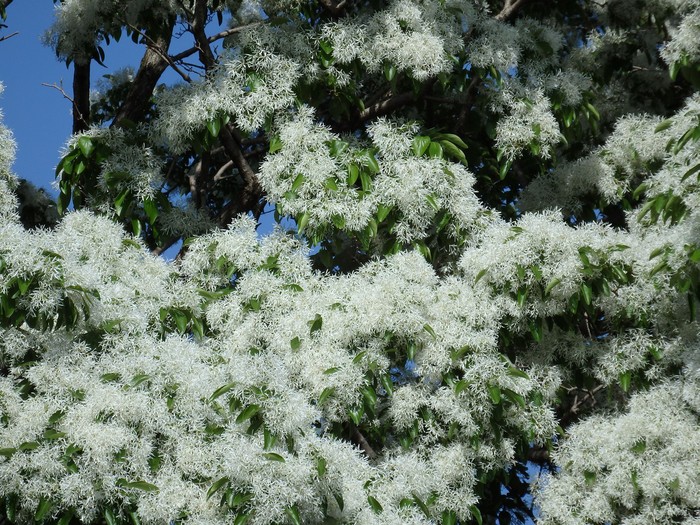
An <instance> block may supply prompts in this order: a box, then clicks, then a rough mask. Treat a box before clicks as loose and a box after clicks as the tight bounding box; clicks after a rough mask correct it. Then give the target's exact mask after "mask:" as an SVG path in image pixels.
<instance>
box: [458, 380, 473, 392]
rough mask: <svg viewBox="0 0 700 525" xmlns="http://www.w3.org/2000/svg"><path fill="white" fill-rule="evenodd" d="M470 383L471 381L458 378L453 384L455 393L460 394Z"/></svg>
mask: <svg viewBox="0 0 700 525" xmlns="http://www.w3.org/2000/svg"><path fill="white" fill-rule="evenodd" d="M470 384H471V381H467V380H466V379H460V380H459V381H458V382H457V384H456V385H455V394H457V395H459V394H461V393H462V392H463V391H464V389H465V388H467V387H468V386H469V385H470Z"/></svg>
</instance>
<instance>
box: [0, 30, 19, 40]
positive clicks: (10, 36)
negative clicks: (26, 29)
mask: <svg viewBox="0 0 700 525" xmlns="http://www.w3.org/2000/svg"><path fill="white" fill-rule="evenodd" d="M15 35H19V31H15V32H14V33H10V34H9V35H5V36H0V42H4V41H5V40H7V39H8V38H12V37H13V36H15Z"/></svg>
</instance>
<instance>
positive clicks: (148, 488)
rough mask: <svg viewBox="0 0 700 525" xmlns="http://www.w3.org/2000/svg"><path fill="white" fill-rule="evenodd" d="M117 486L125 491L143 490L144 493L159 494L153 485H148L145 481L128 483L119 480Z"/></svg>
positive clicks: (121, 479) (122, 479)
mask: <svg viewBox="0 0 700 525" xmlns="http://www.w3.org/2000/svg"><path fill="white" fill-rule="evenodd" d="M117 486H118V487H122V488H125V489H134V490H142V491H144V492H158V491H159V489H158V487H156V486H155V485H153V484H152V483H148V482H146V481H143V480H139V481H127V480H125V479H124V478H120V479H118V480H117Z"/></svg>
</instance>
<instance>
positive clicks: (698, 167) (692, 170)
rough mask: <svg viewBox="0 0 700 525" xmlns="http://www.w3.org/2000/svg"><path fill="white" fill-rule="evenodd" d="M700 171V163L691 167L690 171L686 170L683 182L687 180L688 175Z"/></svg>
mask: <svg viewBox="0 0 700 525" xmlns="http://www.w3.org/2000/svg"><path fill="white" fill-rule="evenodd" d="M699 171H700V164H696V165H695V166H693V167H692V168H690V169H689V170H688V171H686V172H685V174H684V175H683V177H681V182H683V181H685V180H686V179H687V178H688V177H690V176H692V175H694V174H696V173H698V172H699Z"/></svg>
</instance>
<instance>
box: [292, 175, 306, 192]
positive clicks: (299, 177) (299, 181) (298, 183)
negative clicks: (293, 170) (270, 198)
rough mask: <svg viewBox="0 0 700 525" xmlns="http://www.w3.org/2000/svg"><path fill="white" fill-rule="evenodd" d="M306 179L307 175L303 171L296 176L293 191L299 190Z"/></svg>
mask: <svg viewBox="0 0 700 525" xmlns="http://www.w3.org/2000/svg"><path fill="white" fill-rule="evenodd" d="M305 180H306V177H304V175H303V174H302V173H300V174H299V175H297V176H296V178H295V179H294V182H292V191H297V190H298V189H299V188H300V187H301V185H302V184H304V181H305Z"/></svg>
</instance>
